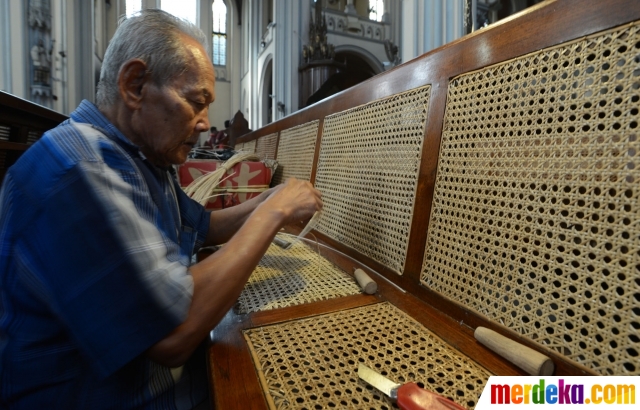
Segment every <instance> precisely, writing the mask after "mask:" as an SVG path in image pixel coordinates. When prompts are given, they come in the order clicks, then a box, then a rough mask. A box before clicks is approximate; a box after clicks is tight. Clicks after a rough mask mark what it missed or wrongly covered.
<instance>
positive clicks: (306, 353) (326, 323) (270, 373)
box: [244, 302, 490, 410]
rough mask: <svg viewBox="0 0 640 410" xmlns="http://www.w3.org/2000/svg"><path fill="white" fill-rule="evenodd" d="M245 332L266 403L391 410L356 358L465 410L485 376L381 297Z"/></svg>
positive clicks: (472, 404)
mask: <svg viewBox="0 0 640 410" xmlns="http://www.w3.org/2000/svg"><path fill="white" fill-rule="evenodd" d="M244 335H245V339H246V340H247V342H248V343H249V348H250V350H251V353H252V356H253V360H254V364H255V365H256V369H257V371H258V375H259V377H260V382H261V384H262V388H263V390H264V392H265V396H266V397H267V401H268V403H269V406H270V407H271V409H278V410H280V409H328V408H339V409H346V408H349V409H391V408H397V407H396V405H395V404H393V403H392V402H391V401H390V400H389V399H388V398H387V397H386V396H384V395H383V394H381V393H380V392H379V391H377V390H375V389H373V388H372V387H371V386H369V385H368V384H367V383H365V382H364V381H362V380H360V379H359V378H358V371H357V370H358V363H364V364H365V365H367V366H369V367H370V368H372V369H375V370H376V371H378V372H379V373H381V374H383V375H385V376H386V377H388V378H389V379H391V380H393V381H395V382H397V383H405V382H411V381H413V382H416V383H418V384H419V385H420V386H421V387H424V388H426V389H427V390H431V391H434V392H438V393H439V394H441V395H443V396H445V397H448V398H450V399H452V400H454V401H456V402H457V403H459V404H461V405H463V406H466V407H468V408H470V409H472V408H474V407H475V405H476V403H477V401H478V398H479V397H480V393H482V389H483V387H484V385H485V384H486V382H487V380H488V379H489V376H490V373H489V372H487V370H485V369H484V368H482V367H480V366H479V365H477V364H476V363H475V362H473V361H472V360H470V359H469V358H468V357H466V356H463V355H462V354H461V353H460V352H458V351H457V350H455V349H453V348H452V347H451V346H450V345H448V344H446V343H445V342H444V341H442V340H441V339H440V338H438V337H437V336H435V335H434V334H433V333H431V332H430V331H429V330H428V329H427V328H425V327H424V326H422V325H421V324H420V323H418V322H416V321H415V320H413V319H412V318H411V317H409V316H408V315H406V314H405V313H404V312H402V311H400V310H399V309H397V308H396V307H394V306H393V305H391V304H389V303H387V302H384V303H378V304H374V305H369V306H365V307H360V308H355V309H348V310H342V311H339V312H336V313H331V314H326V315H321V316H315V317H312V318H308V319H302V320H297V321H291V322H285V323H281V324H277V325H271V326H264V327H259V328H254V329H249V330H246V331H245V332H244Z"/></svg>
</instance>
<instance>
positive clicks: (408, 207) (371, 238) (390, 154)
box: [315, 86, 431, 274]
mask: <svg viewBox="0 0 640 410" xmlns="http://www.w3.org/2000/svg"><path fill="white" fill-rule="evenodd" d="M430 90H431V87H430V86H425V87H421V88H417V89H414V90H411V91H408V92H405V93H402V94H396V95H394V96H392V97H389V98H386V99H383V100H379V101H375V102H372V103H370V104H366V105H363V106H360V107H356V108H353V109H350V110H348V111H344V112H341V113H337V114H334V115H331V116H328V117H326V119H325V122H324V129H323V134H322V142H321V145H320V157H319V160H318V171H317V174H316V179H315V185H316V188H318V189H319V190H320V191H321V192H322V201H323V203H324V214H323V216H322V218H321V219H320V222H319V224H318V227H317V228H316V229H317V230H318V231H320V232H322V233H324V234H326V235H328V236H330V237H332V238H334V239H336V240H338V241H340V242H341V243H343V244H345V245H347V246H350V247H352V248H354V249H356V250H357V251H359V252H361V253H363V254H364V255H367V256H369V257H371V258H372V259H374V260H376V261H378V262H380V263H381V264H383V265H385V266H387V267H389V268H391V269H393V270H395V271H396V272H397V273H398V274H402V271H403V269H404V263H405V259H406V254H407V245H408V242H409V228H410V226H411V215H412V211H413V202H414V198H415V190H416V183H417V180H418V168H419V165H420V156H421V148H422V140H423V136H424V128H425V125H426V120H427V107H428V105H429V93H430Z"/></svg>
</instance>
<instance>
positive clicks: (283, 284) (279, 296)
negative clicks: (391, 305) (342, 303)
mask: <svg viewBox="0 0 640 410" xmlns="http://www.w3.org/2000/svg"><path fill="white" fill-rule="evenodd" d="M283 239H285V240H287V241H292V238H289V237H283ZM310 246H313V245H306V244H305V243H304V242H301V241H299V242H296V243H294V244H293V245H292V246H291V247H290V248H289V249H286V250H285V249H282V248H280V247H278V246H276V245H275V244H272V245H271V246H270V247H269V249H268V250H267V253H266V254H265V255H264V256H263V257H262V259H261V260H260V263H259V264H258V267H257V268H256V269H255V270H254V272H253V273H252V274H251V276H250V277H249V281H248V282H247V285H246V286H245V288H244V290H243V291H242V294H240V298H239V300H238V305H237V307H236V309H237V310H238V311H239V313H248V312H257V311H263V310H270V309H277V308H282V307H287V306H295V305H300V304H304V303H310V302H317V301H320V300H327V299H333V298H337V297H341V296H348V295H357V294H359V293H361V292H362V291H361V290H360V287H359V286H358V284H357V283H356V282H355V280H354V279H353V278H352V277H351V276H349V275H347V274H346V273H344V272H343V271H341V270H340V269H339V268H337V267H336V266H334V265H333V264H331V262H329V261H328V260H326V259H325V258H323V257H322V256H321V254H322V251H323V249H320V254H318V250H313V249H312V248H311V247H310Z"/></svg>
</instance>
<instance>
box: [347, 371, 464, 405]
mask: <svg viewBox="0 0 640 410" xmlns="http://www.w3.org/2000/svg"><path fill="white" fill-rule="evenodd" d="M358 376H359V377H360V378H361V379H362V380H364V381H365V382H367V383H369V384H370V385H372V386H373V387H375V388H376V389H378V390H380V391H381V392H383V393H384V394H386V395H387V396H389V397H391V398H392V399H394V400H396V402H397V404H398V407H400V408H401V409H402V410H466V409H465V408H464V407H462V406H461V405H459V404H457V403H454V402H452V401H451V400H449V399H447V398H446V397H442V396H440V395H439V394H436V393H433V392H430V391H428V390H425V389H423V388H421V387H420V386H418V385H417V384H415V383H406V384H402V385H400V384H396V383H394V382H392V381H391V380H389V379H387V378H386V377H384V376H383V375H381V374H379V373H377V372H375V371H373V370H371V369H370V368H368V367H367V366H365V365H363V364H362V363H361V364H360V365H359V366H358Z"/></svg>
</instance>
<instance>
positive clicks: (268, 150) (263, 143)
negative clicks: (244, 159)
mask: <svg viewBox="0 0 640 410" xmlns="http://www.w3.org/2000/svg"><path fill="white" fill-rule="evenodd" d="M277 147H278V133H277V132H274V133H273V134H269V135H265V136H263V137H260V138H258V139H257V140H256V154H258V155H260V158H262V159H276V148H277Z"/></svg>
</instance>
